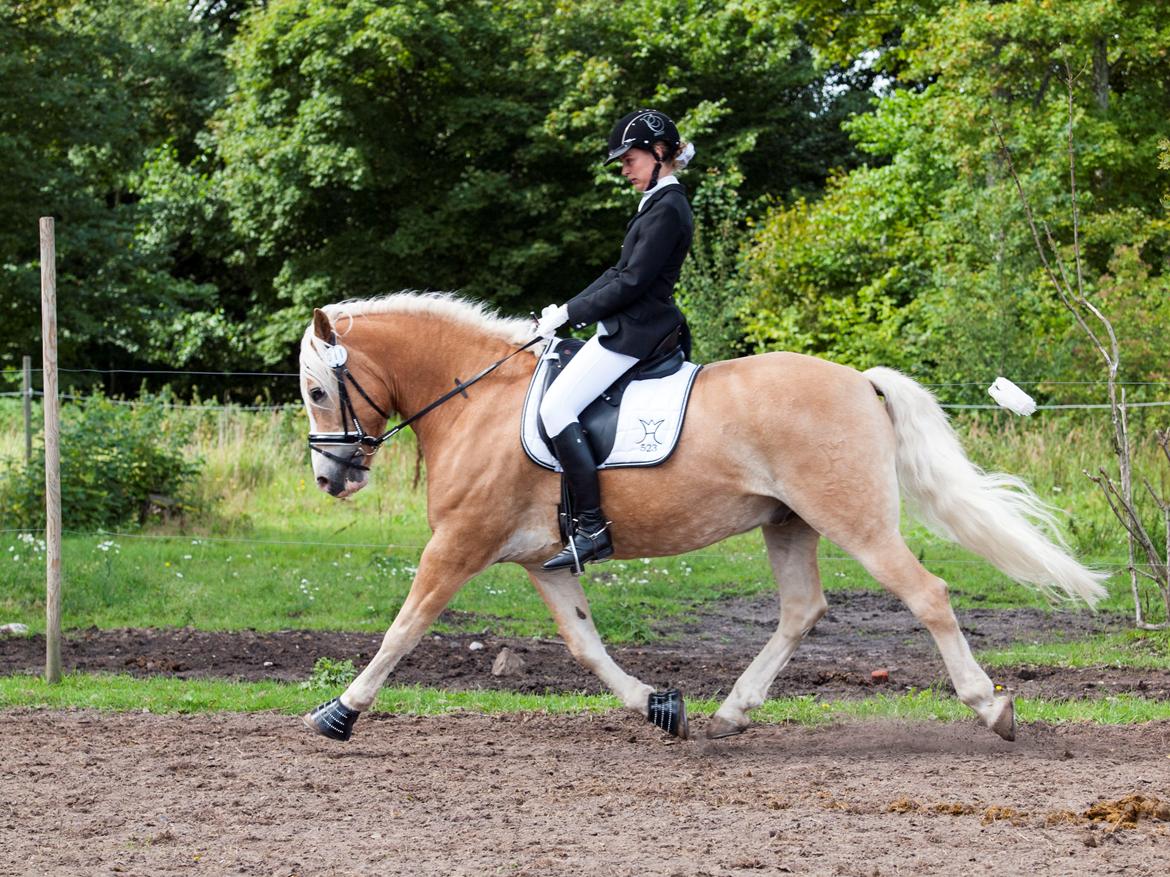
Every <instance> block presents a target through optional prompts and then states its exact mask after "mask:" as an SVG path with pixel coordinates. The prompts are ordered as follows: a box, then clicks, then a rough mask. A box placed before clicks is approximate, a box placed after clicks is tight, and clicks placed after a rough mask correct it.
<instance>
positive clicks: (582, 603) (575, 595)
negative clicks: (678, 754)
mask: <svg viewBox="0 0 1170 877" xmlns="http://www.w3.org/2000/svg"><path fill="white" fill-rule="evenodd" d="M528 576H529V578H531V579H532V584H533V585H535V586H536V590H537V591H538V592H539V593H540V596H541V597H542V598H543V599H544V602H545V604H546V605H547V606H548V608H549V611H550V612H551V613H552V616H553V619H554V620H555V621H556V623H557V630H559V631H560V634H561V638H562V639H563V640H564V641H565V645H567V646H568V647H569V652H570V654H572V656H573V657H574V658H575V659H576V661H577V663H578V664H580V665H581V666H582V667H584V668H585V669H586V670H589V671H590V672H591V673H593V674H594V675H595V676H597V678H598V679H600V680H601V681H602V682H604V683H605V685H606V686H607V687H608V688H609V690H610V691H612V692H613V693H614V694H616V695H617V696H618V697H619V698H621V701H622V703H623V704H624V705H625V706H626V707H628V708H629V709H632V710H634V711H635V712H637V713H639V714H641V715H642V716H643V717H644V718H648V719H649V720H650V721H651V722H653V723H654V724H655V725H657V726H658V727H659V728H661V729H662V730H664V731H667V732H669V733H671V734H675V735H676V736H679V737H684V738H685V737H686V736H687V735H688V730H687V716H686V709H685V707H684V705H683V701H682V696H681V695H680V694H679V692H678V691H675V690H673V689H672V690H671V691H666V692H661V693H659V692H655V690H654V689H653V688H651V687H650V686H649V685H647V684H646V683H644V682H641V681H640V680H638V679H635V678H634V677H633V676H631V675H630V674H629V673H627V672H626V671H625V670H623V669H622V668H621V667H619V666H618V665H617V664H616V663H615V662H614V660H613V658H611V657H610V656H609V652H607V651H606V650H605V646H604V645H603V644H602V642H601V637H600V636H599V635H598V633H597V628H596V627H594V625H593V615H592V613H591V612H590V611H589V601H588V600H587V599H586V598H585V591H584V589H583V588H582V587H581V583H580V581H579V580H578V579H577V577H576V576H574V575H573V574H572V573H571V572H569V571H568V570H558V571H547V570H543V569H541V568H539V567H532V568H528Z"/></svg>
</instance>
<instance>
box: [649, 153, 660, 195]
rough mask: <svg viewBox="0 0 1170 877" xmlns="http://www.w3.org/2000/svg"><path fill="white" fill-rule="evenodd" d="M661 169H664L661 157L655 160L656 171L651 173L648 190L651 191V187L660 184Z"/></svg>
mask: <svg viewBox="0 0 1170 877" xmlns="http://www.w3.org/2000/svg"><path fill="white" fill-rule="evenodd" d="M661 170H662V159H660V158H659V159H657V160H656V161H655V162H654V173H652V174H650V185H649V186H647V187H646V191H647V192H649V191H650V190H651V189H653V188H654V187H655V186H657V185H658V172H659V171H661Z"/></svg>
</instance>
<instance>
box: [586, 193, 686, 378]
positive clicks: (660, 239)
mask: <svg viewBox="0 0 1170 877" xmlns="http://www.w3.org/2000/svg"><path fill="white" fill-rule="evenodd" d="M693 234H694V222H693V220H692V218H691V205H690V203H689V202H688V201H687V193H686V189H684V188H683V187H682V185H681V184H678V183H673V184H671V185H669V186H664V187H662V189H661V190H660V191H657V192H655V193H654V194H652V195H651V196H650V198H649V200H647V201H646V205H645V206H644V207H643V208H642V209H641V210H640V211H639V212H638V213H637V214H635V215H634V218H633V219H631V220H630V223H629V225H628V226H627V227H626V238H625V240H624V241H623V242H622V256H621V259H620V260H619V261H618V263H617V265H615V266H614V267H612V268H610V269H608V270H607V271H606V272H605V273H604V274H602V275H601V276H600V277H598V278H597V279H596V280H594V281H593V282H592V283H590V284H589V285H588V286H587V287H585V289H584V290H582V291H581V292H580V293H578V294H577V295H575V296H574V297H573V298H571V299H569V301H568V303H567V305H566V307H567V309H568V313H569V325H571V326H572V327H573V328H574V329H583V328H585V327H586V326H588V325H590V324H591V323H597V322H600V323H601V324H602V325H603V326H604V327H605V331H606V332H608V333H609V334H607V335H603V336H602V337H601V346H602V347H604V348H606V349H607V350H613V351H616V352H617V353H624V354H626V355H627V356H636V357H637V358H638V359H645V358H646V357H647V356H649V355H650V354H651V353H653V352H654V348H655V347H657V346H658V344H659V343H660V342H661V341H662V340H663V339H664V338H666V336H667V335H669V334H670V333H671V332H673V331H674V330H675V329H676V328H678V327H679V326H685V325H686V319H685V318H684V317H683V313H682V311H680V310H679V309H678V306H677V305H675V303H674V297H673V292H674V284H675V282H676V281H677V280H678V275H679V272H680V270H681V269H682V264H683V260H684V259H685V258H686V256H687V251H688V250H690V248H691V237H692V235H693ZM684 334H685V332H684Z"/></svg>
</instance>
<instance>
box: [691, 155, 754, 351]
mask: <svg viewBox="0 0 1170 877" xmlns="http://www.w3.org/2000/svg"><path fill="white" fill-rule="evenodd" d="M742 183H743V175H742V174H741V173H739V172H738V171H737V170H736V169H735V168H732V169H730V170H727V171H721V170H720V169H718V168H709V169H708V170H707V173H706V175H705V176H704V178H703V181H702V185H700V186H699V187H698V189H697V191H696V193H695V196H694V198H693V199H692V201H691V206H692V208H693V210H694V214H695V236H694V241H693V242H692V244H691V252H690V255H689V256H688V258H687V260H686V261H685V262H684V263H683V267H682V274H681V276H680V277H679V281H678V286H677V287H676V291H675V297H676V299H677V301H678V303H679V306H680V307H681V308H682V309H683V312H684V313H685V314H686V315H687V322H688V324H689V325H690V328H691V334H692V336H693V342H694V345H693V352H692V359H694V360H695V361H696V362H712V361H714V360H719V359H732V358H733V357H736V356H739V355H741V354H742V353H743V352H744V351H743V344H742V339H743V337H744V327H743V325H742V323H741V311H742V310H743V308H744V301H745V294H744V290H743V287H742V284H741V281H740V259H741V253H742V251H743V249H744V245H745V243H746V241H747V239H748V229H747V227H746V224H745V214H746V208H745V207H744V204H743V199H742V197H741V195H740V194H739V186H740V185H742Z"/></svg>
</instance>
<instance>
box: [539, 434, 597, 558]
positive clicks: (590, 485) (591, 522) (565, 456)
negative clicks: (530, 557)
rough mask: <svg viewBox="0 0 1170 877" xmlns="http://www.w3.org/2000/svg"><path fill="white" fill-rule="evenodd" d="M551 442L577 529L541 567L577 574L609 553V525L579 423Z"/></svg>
mask: <svg viewBox="0 0 1170 877" xmlns="http://www.w3.org/2000/svg"><path fill="white" fill-rule="evenodd" d="M552 442H553V448H554V449H555V450H556V452H557V458H558V459H559V460H560V461H561V468H562V469H564V470H565V478H566V480H567V481H568V482H569V491H570V492H571V493H572V494H573V502H574V503H575V505H576V507H577V508H576V510H577V519H576V524H577V526H576V528H575V529H574V531H573V538H572V539H570V540H569V544H568V545H566V546H565V547H564V549H563V550H562V551H561V552H560V553H559V554H558V555H557V556H556V557H554V558H552V559H551V560H548V561H546V562H545V563H544V564H543V568H544V569H566V568H571V569H573V570H574V571H575V572H578V573H579V572H580V571H581V567H582V566H584V565H585V564H586V563H588V562H589V561H591V560H603V559H604V558H606V557H609V556H610V555H612V554H613V542H612V540H611V539H610V538H609V522H608V521H607V520H606V519H605V515H604V514H603V513H602V511H601V486H600V485H599V484H598V480H597V462H596V461H595V460H594V459H593V451H592V450H591V449H590V447H589V442H588V441H586V439H585V431H584V430H583V429H581V424H580V423H577V422H573V423H570V424H569V425H568V426H566V427H565V428H564V429H563V430H561V431H560V432H559V433H558V434H557V435H555V436H554V437H553V440H552Z"/></svg>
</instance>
